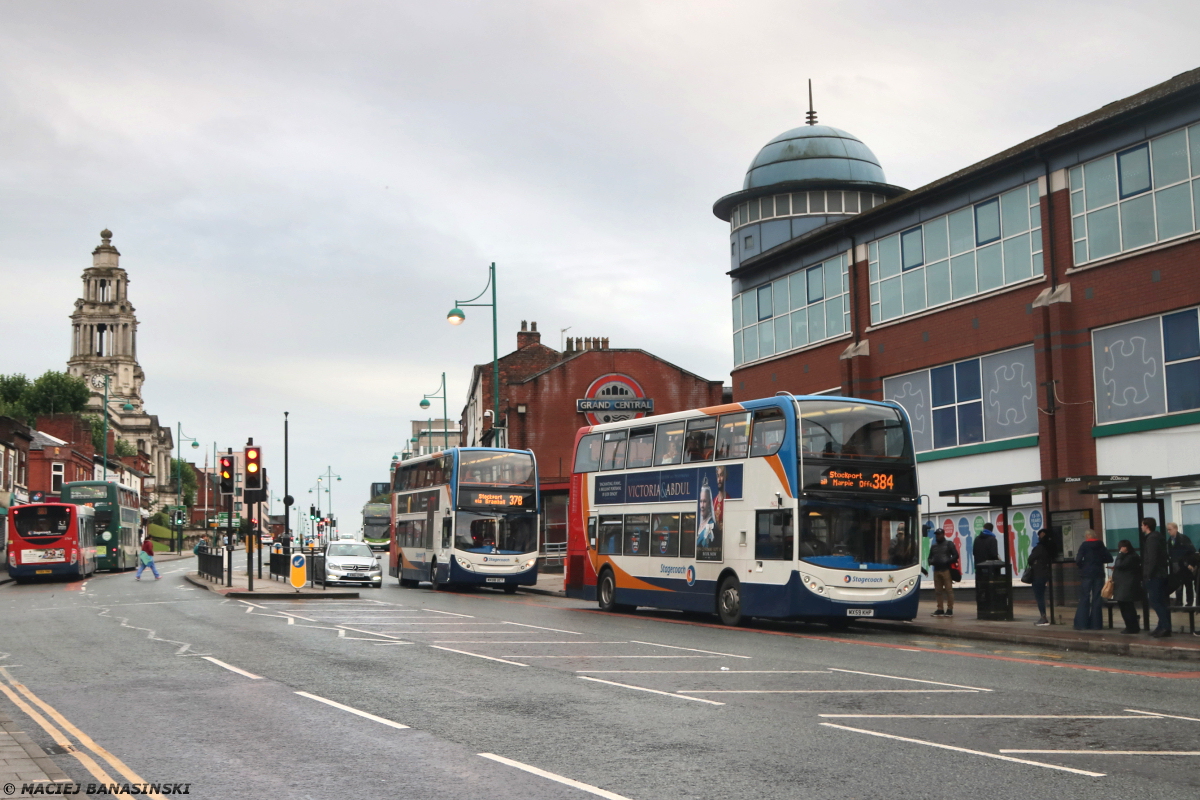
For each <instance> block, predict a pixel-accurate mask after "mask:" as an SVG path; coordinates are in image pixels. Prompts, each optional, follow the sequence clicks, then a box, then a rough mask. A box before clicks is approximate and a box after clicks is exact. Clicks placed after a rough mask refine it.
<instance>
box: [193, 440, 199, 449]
mask: <svg viewBox="0 0 1200 800" xmlns="http://www.w3.org/2000/svg"><path fill="white" fill-rule="evenodd" d="M192 449H193V450H199V449H200V443H199V442H192Z"/></svg>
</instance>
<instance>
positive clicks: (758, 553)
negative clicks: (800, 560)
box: [754, 508, 796, 572]
mask: <svg viewBox="0 0 1200 800" xmlns="http://www.w3.org/2000/svg"><path fill="white" fill-rule="evenodd" d="M793 519H794V514H793V512H792V509H790V508H787V509H780V508H772V509H760V510H758V511H756V512H755V513H754V571H755V572H762V571H763V566H764V563H765V562H768V561H788V562H790V561H792V559H793V558H794V555H793V554H794V549H795V538H796V534H795V530H796V528H795V525H794V524H793Z"/></svg>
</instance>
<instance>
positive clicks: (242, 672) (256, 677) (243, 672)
mask: <svg viewBox="0 0 1200 800" xmlns="http://www.w3.org/2000/svg"><path fill="white" fill-rule="evenodd" d="M203 658H204V660H205V661H211V662H212V663H214V664H216V665H217V666H218V667H224V668H225V669H227V670H229V671H230V672H236V673H237V674H238V675H245V676H246V677H247V678H249V679H250V680H252V681H261V680H262V679H263V676H262V675H255V674H254V673H253V672H246V670H244V669H239V668H238V667H235V666H234V665H233V664H226V663H225V662H224V661H219V660H217V659H215V658H213V657H212V656H203Z"/></svg>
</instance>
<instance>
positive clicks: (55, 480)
mask: <svg viewBox="0 0 1200 800" xmlns="http://www.w3.org/2000/svg"><path fill="white" fill-rule="evenodd" d="M66 468H67V465H66V464H51V465H50V492H51V494H59V493H60V492H62V487H63V483H64V482H65V477H66Z"/></svg>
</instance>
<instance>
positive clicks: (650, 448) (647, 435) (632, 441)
mask: <svg viewBox="0 0 1200 800" xmlns="http://www.w3.org/2000/svg"><path fill="white" fill-rule="evenodd" d="M653 463H654V426H650V427H647V428H634V429H633V430H632V431H630V432H629V457H628V458H626V459H625V467H626V469H636V468H638V467H649V466H651V465H652V464H653Z"/></svg>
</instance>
